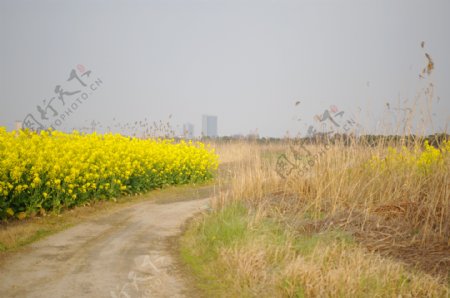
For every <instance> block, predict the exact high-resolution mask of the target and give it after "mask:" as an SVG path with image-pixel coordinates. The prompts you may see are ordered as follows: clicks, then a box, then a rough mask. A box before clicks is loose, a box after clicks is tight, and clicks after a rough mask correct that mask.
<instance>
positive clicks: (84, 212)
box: [0, 182, 214, 261]
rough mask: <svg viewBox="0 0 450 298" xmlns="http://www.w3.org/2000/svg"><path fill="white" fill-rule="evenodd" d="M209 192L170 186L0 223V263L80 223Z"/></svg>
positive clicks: (204, 187)
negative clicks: (137, 206) (136, 206)
mask: <svg viewBox="0 0 450 298" xmlns="http://www.w3.org/2000/svg"><path fill="white" fill-rule="evenodd" d="M213 192H214V184H213V182H207V183H202V184H198V185H181V186H170V187H167V188H163V189H158V190H153V191H150V192H148V193H145V194H140V195H136V196H131V197H130V196H125V197H120V198H117V199H115V200H110V201H98V202H94V203H91V204H88V205H85V206H81V207H75V208H73V209H70V210H66V211H65V212H62V213H61V214H48V215H46V216H40V217H34V218H29V219H25V220H22V221H18V220H16V221H12V222H2V223H0V261H1V259H2V258H3V257H5V256H6V255H7V254H9V253H11V252H14V251H16V250H18V249H20V248H23V247H24V246H26V245H28V244H30V243H33V242H35V241H37V240H39V239H42V238H44V237H46V236H48V235H51V234H54V233H57V232H59V231H62V230H64V229H67V228H69V227H71V226H73V225H76V224H77V223H80V222H82V221H85V220H88V219H91V218H95V217H97V216H100V215H105V214H110V213H113V212H115V211H117V210H119V209H121V208H124V207H127V206H131V205H133V204H136V203H139V202H142V201H150V200H152V201H154V202H155V203H158V204H166V203H172V202H177V201H182V200H195V199H201V198H205V197H208V196H211V195H212V194H213Z"/></svg>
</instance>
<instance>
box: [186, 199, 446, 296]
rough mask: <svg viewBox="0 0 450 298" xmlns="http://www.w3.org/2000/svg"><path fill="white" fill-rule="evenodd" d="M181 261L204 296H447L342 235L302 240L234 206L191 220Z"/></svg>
mask: <svg viewBox="0 0 450 298" xmlns="http://www.w3.org/2000/svg"><path fill="white" fill-rule="evenodd" d="M180 253H181V258H182V260H183V262H184V263H185V264H187V265H188V267H189V268H190V270H191V272H192V273H193V274H194V275H195V278H196V279H195V280H196V282H197V287H198V288H199V289H200V290H202V291H203V292H204V293H205V296H206V297H394V296H395V297H401V296H403V297H410V296H411V297H447V295H448V290H447V289H446V287H445V286H443V285H442V284H440V283H438V282H437V281H436V279H434V278H432V277H431V276H429V275H427V274H424V273H421V272H416V271H411V270H408V269H407V268H405V266H404V265H403V264H401V263H400V262H396V261H393V260H389V259H384V258H382V257H380V256H379V255H377V254H374V253H371V252H368V251H367V250H365V249H364V248H362V247H361V246H360V245H358V244H357V242H356V241H355V239H353V237H352V236H351V235H350V234H348V233H346V232H345V231H342V230H337V229H331V230H328V231H322V232H320V233H314V234H298V233H295V231H292V230H291V229H289V227H287V226H285V225H283V224H282V223H278V222H276V221H275V220H274V219H273V218H272V219H271V218H267V217H265V216H262V215H261V214H259V212H258V211H252V210H251V208H248V207H246V206H244V205H242V204H239V203H237V204H232V205H228V206H226V207H224V208H223V209H221V210H217V211H213V212H212V213H209V214H204V215H203V216H200V217H198V218H197V219H195V220H193V221H192V222H191V223H190V225H189V227H188V229H187V230H186V232H185V233H184V235H183V237H182V238H181V248H180Z"/></svg>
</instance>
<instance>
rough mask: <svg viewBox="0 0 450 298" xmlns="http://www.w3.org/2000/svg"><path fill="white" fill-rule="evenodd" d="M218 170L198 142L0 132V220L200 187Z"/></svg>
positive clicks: (211, 152)
mask: <svg viewBox="0 0 450 298" xmlns="http://www.w3.org/2000/svg"><path fill="white" fill-rule="evenodd" d="M217 167H218V157H217V155H216V154H215V153H214V150H212V149H211V148H209V146H205V145H204V144H203V143H200V142H192V141H189V142H185V141H181V142H178V143H176V142H175V141H174V140H161V139H158V140H154V139H147V140H142V139H138V138H130V137H125V136H122V135H119V134H111V133H108V134H97V133H92V134H80V133H79V132H77V131H74V132H73V133H63V132H58V131H51V130H49V131H41V132H40V133H36V132H30V131H24V130H22V131H18V132H16V131H13V132H7V131H6V129H5V128H2V127H0V218H4V217H7V216H12V215H14V214H19V213H21V212H25V213H27V214H29V213H33V212H36V211H45V210H59V209H60V208H62V207H68V208H69V207H72V206H75V205H80V204H83V203H85V202H87V201H90V200H101V199H108V198H113V197H117V196H119V195H121V194H122V195H123V194H131V193H141V192H144V191H147V190H150V189H154V188H158V187H162V186H164V185H173V184H185V183H194V182H202V181H205V180H208V179H210V178H212V175H213V172H214V171H215V170H216V169H217ZM21 214H22V213H21ZM21 216H22V217H23V214H22V215H21Z"/></svg>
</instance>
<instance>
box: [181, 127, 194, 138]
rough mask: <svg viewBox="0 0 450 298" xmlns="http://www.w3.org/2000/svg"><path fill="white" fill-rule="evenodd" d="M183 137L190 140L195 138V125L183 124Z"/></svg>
mask: <svg viewBox="0 0 450 298" xmlns="http://www.w3.org/2000/svg"><path fill="white" fill-rule="evenodd" d="M183 137H185V138H188V139H193V138H194V124H192V123H185V124H183Z"/></svg>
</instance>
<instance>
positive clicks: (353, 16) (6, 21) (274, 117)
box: [0, 0, 450, 136]
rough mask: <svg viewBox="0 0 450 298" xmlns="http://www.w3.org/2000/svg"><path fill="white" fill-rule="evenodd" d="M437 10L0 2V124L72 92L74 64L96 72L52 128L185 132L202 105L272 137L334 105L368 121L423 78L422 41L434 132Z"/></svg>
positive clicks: (439, 69) (448, 22)
mask: <svg viewBox="0 0 450 298" xmlns="http://www.w3.org/2000/svg"><path fill="white" fill-rule="evenodd" d="M449 14H450V1H448V0H443V1H412V0H404V1H395V0H387V1H380V0H376V1H375V0H373V1H363V0H355V1H348V0H342V1H337V0H332V1H320V0H312V1H263V0H259V1H245V0H241V1H232V0H226V1H219V0H211V1H207V0H202V1H188V0H183V1H171V0H164V1H132V0H127V1H113V0H104V1H99V0H97V1H95V0H89V1H84V0H77V1H62V0H53V1H50V0H39V1H38V0H29V1H22V0H10V1H7V0H0V103H1V109H0V126H7V127H9V128H12V127H13V123H14V121H15V120H21V119H23V118H24V117H25V116H26V115H27V114H29V113H31V114H34V115H35V117H36V118H37V119H38V120H39V119H40V116H39V115H40V114H39V113H38V111H37V109H36V107H37V106H38V105H41V107H42V102H43V100H47V101H49V100H50V99H51V98H52V97H55V96H57V95H56V94H55V86H57V85H61V86H62V88H63V89H64V90H66V91H71V89H72V91H73V90H74V86H76V84H75V83H77V82H76V81H75V80H72V81H70V82H67V79H68V78H69V74H70V71H71V70H72V69H76V67H77V65H79V64H81V65H84V66H85V68H86V69H88V70H91V71H92V72H91V75H90V77H89V78H87V77H84V79H85V80H86V81H88V79H89V80H91V79H95V78H100V79H101V81H102V82H103V83H102V84H101V86H100V87H99V88H98V89H97V90H95V92H92V94H90V95H89V98H88V99H87V100H85V101H83V104H80V106H79V107H78V108H77V111H76V112H75V113H73V114H71V115H70V117H68V118H69V119H68V120H66V121H65V123H64V124H63V125H62V128H64V129H70V128H71V127H74V126H81V125H84V124H86V123H90V121H92V120H96V121H99V122H101V123H103V124H105V125H107V124H111V123H112V119H113V118H116V121H121V122H127V121H134V120H141V119H144V118H148V119H151V120H160V119H162V120H167V119H168V116H169V115H170V114H172V115H173V116H172V119H171V121H172V123H173V125H174V126H176V125H182V124H183V123H184V122H191V123H193V124H194V125H195V130H196V134H199V133H200V129H201V115H202V114H212V115H217V116H218V118H219V121H218V126H219V134H220V135H230V134H237V133H243V134H247V133H249V132H250V131H254V130H255V129H258V131H259V133H260V134H261V135H263V136H282V135H284V134H285V132H286V131H288V130H289V131H290V132H291V133H297V132H299V131H300V132H302V133H304V132H305V129H306V127H307V126H308V125H309V124H312V123H313V122H314V120H313V116H314V115H316V114H321V113H323V111H324V110H325V109H327V108H328V107H329V106H330V105H333V104H334V105H336V106H337V107H338V108H339V110H343V111H345V112H346V114H347V115H350V114H351V113H353V115H354V116H355V117H357V118H358V123H360V124H361V125H362V126H364V127H365V128H366V129H368V130H371V129H373V128H374V127H375V125H376V124H377V123H378V125H380V121H382V119H383V117H384V118H386V117H391V116H392V115H390V114H389V113H392V110H391V111H386V107H387V105H386V103H389V104H390V107H391V108H394V107H396V106H397V103H398V102H399V101H401V102H403V101H406V100H408V101H407V102H406V103H405V104H404V105H407V104H409V103H411V102H413V101H414V98H415V96H416V94H418V93H420V90H421V89H422V88H424V86H425V85H426V83H427V81H426V80H419V78H418V74H419V72H420V70H421V69H422V68H423V67H424V66H425V65H426V58H425V56H424V53H425V52H428V53H430V55H431V57H432V58H433V61H434V63H435V70H434V72H433V73H432V76H431V78H430V79H429V80H431V82H433V84H434V86H435V90H434V91H435V95H436V96H435V100H434V103H433V111H432V113H433V114H434V115H433V118H434V126H435V129H437V130H443V129H445V125H446V123H447V122H448V121H449V115H450V113H449V111H450V84H449V83H450V55H449V53H450V32H449V31H450V30H449V28H450V15H449ZM421 41H425V42H426V43H425V49H422V48H421V47H420V43H421ZM428 82H429V81H428ZM78 86H79V85H78ZM75 89H76V88H75ZM78 89H79V88H78ZM76 96H77V95H75V96H66V104H67V105H69V104H70V102H71V101H73V100H74V98H75V97H76ZM437 97H439V100H438V99H437ZM297 100H299V101H300V102H301V103H300V104H299V105H297V106H295V105H294V103H295V102H296V101H297ZM57 104H62V103H61V101H59V100H58V99H55V101H54V105H55V106H56V105H57ZM65 108H67V106H65ZM63 110H64V107H62V106H61V107H59V108H58V112H59V113H61V112H62V111H63ZM49 114H50V116H51V113H49ZM386 115H387V116H386ZM298 118H300V119H301V120H300V121H299V120H298Z"/></svg>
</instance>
